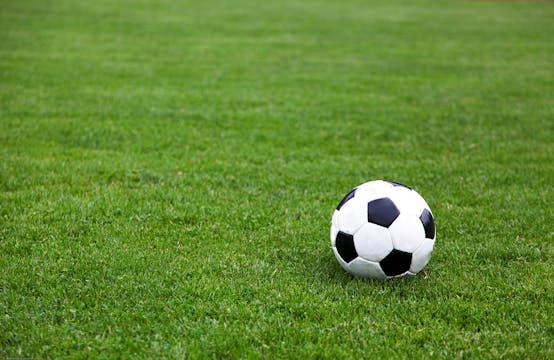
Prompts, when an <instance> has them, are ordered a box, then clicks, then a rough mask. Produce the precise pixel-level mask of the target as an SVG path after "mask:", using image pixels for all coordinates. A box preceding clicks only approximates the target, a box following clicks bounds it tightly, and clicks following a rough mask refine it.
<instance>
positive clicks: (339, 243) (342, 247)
mask: <svg viewBox="0 0 554 360" xmlns="http://www.w3.org/2000/svg"><path fill="white" fill-rule="evenodd" d="M335 247H336V248H337V252H338V253H339V255H340V257H341V258H342V259H343V260H344V261H345V262H347V263H349V262H351V261H352V260H354V259H355V258H357V257H358V252H357V251H356V247H355V246H354V236H353V235H350V234H347V233H344V232H342V231H339V233H338V234H337V238H336V241H335Z"/></svg>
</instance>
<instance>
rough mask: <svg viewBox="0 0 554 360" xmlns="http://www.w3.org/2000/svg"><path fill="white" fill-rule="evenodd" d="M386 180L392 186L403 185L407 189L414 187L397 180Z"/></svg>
mask: <svg viewBox="0 0 554 360" xmlns="http://www.w3.org/2000/svg"><path fill="white" fill-rule="evenodd" d="M385 181H386V182H388V183H389V184H391V185H392V186H401V187H405V188H406V189H410V190H412V188H411V187H409V186H408V185H404V184H401V183H398V182H396V181H387V180H385Z"/></svg>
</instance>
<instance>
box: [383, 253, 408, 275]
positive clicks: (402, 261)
mask: <svg viewBox="0 0 554 360" xmlns="http://www.w3.org/2000/svg"><path fill="white" fill-rule="evenodd" d="M411 264H412V254H411V253H409V252H405V251H400V250H396V249H394V250H392V251H391V252H390V253H389V254H388V255H387V256H386V257H385V258H384V259H383V260H381V261H380V262H379V265H381V269H383V272H384V273H385V275H387V276H397V275H400V274H404V273H405V272H406V271H408V270H410V265H411Z"/></svg>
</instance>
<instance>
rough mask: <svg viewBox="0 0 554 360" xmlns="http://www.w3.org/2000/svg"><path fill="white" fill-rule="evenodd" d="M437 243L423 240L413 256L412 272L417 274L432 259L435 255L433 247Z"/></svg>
mask: <svg viewBox="0 0 554 360" xmlns="http://www.w3.org/2000/svg"><path fill="white" fill-rule="evenodd" d="M434 246H435V242H434V241H433V240H431V239H423V243H422V244H421V246H420V247H418V248H417V249H416V250H415V251H414V253H413V254H412V265H411V266H410V272H412V273H414V274H417V273H418V272H420V271H421V270H422V269H423V268H424V267H425V265H427V263H428V262H429V260H430V259H431V255H432V254H433V247H434Z"/></svg>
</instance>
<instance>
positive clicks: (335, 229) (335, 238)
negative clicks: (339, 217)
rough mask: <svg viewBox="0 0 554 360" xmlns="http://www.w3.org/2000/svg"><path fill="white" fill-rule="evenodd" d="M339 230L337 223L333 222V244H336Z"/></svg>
mask: <svg viewBox="0 0 554 360" xmlns="http://www.w3.org/2000/svg"><path fill="white" fill-rule="evenodd" d="M338 232H339V228H337V227H336V226H335V224H331V246H335V241H336V240H337V234H338Z"/></svg>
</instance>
